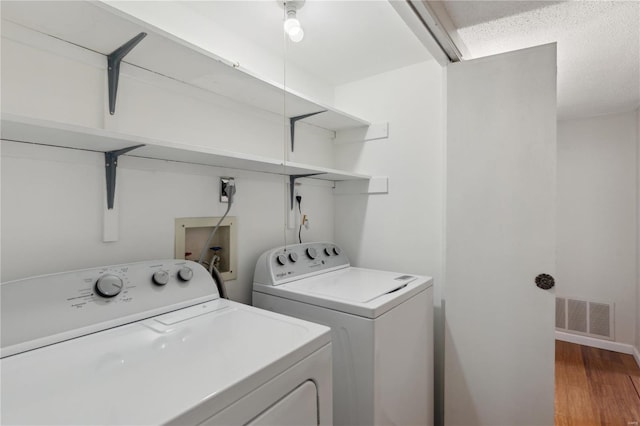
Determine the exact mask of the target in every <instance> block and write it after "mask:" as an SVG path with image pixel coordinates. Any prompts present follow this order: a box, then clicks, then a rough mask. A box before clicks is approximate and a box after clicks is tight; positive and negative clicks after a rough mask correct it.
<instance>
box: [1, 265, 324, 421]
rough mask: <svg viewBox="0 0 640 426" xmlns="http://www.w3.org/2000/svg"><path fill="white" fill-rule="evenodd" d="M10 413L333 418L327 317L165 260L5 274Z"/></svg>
mask: <svg viewBox="0 0 640 426" xmlns="http://www.w3.org/2000/svg"><path fill="white" fill-rule="evenodd" d="M0 296H1V298H2V301H1V303H2V305H1V307H2V312H1V315H2V317H1V319H2V330H1V331H2V337H1V339H2V340H1V341H2V352H1V354H0V356H1V358H2V359H1V360H0V370H1V372H0V374H1V376H0V385H1V388H2V396H1V402H2V405H1V415H0V420H1V423H2V424H7V425H9V424H11V425H18V424H46V425H52V424H64V425H70V424H74V425H94V424H109V425H117V424H120V425H121V424H127V425H151V424H176V425H177V424H180V425H186V424H189V425H196V424H217V425H240V424H242V425H245V424H250V425H267V424H271V425H275V424H278V425H318V424H324V425H328V424H331V422H332V397H331V343H330V333H329V329H328V328H327V327H324V326H321V325H317V324H312V323H310V322H307V321H301V320H298V319H294V318H288V317H285V316H283V315H279V314H274V313H272V312H267V311H263V310H260V309H256V308H254V307H251V306H245V305H242V304H239V303H234V302H231V301H229V300H224V299H220V298H219V297H218V293H217V290H216V286H215V284H214V282H213V280H212V279H211V277H210V276H209V275H208V273H207V271H206V270H205V269H204V268H203V267H202V266H200V265H198V264H196V263H194V262H189V261H179V260H163V261H151V262H141V263H132V264H126V265H118V266H110V267H103V268H93V269H87V270H82V271H75V272H69V273H62V274H55V275H47V276H40V277H35V278H29V279H25V280H19V281H12V282H7V283H3V284H2V285H1V286H0Z"/></svg>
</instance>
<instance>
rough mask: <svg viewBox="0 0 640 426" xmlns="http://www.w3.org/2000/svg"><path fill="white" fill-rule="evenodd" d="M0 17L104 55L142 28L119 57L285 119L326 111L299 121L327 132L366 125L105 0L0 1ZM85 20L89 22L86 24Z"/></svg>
mask: <svg viewBox="0 0 640 426" xmlns="http://www.w3.org/2000/svg"><path fill="white" fill-rule="evenodd" d="M2 18H3V20H8V21H11V22H13V23H16V24H18V25H21V26H24V27H27V28H31V29H33V30H35V31H38V32H41V33H43V34H47V35H50V36H53V37H55V38H57V39H59V40H63V41H66V42H68V43H71V44H74V45H76V46H80V47H82V48H85V49H88V50H90V51H93V52H97V53H100V54H103V55H105V56H107V55H108V54H109V53H111V51H113V49H115V48H116V47H118V46H120V45H121V44H122V43H123V42H125V41H127V40H129V39H131V38H132V37H134V36H136V35H137V34H139V33H140V32H141V31H145V32H147V34H148V35H147V37H145V39H144V40H143V41H142V42H141V43H140V45H139V46H138V47H137V48H136V49H134V50H133V51H131V52H130V53H129V54H128V55H127V58H126V59H127V60H126V61H123V62H126V63H129V64H132V65H135V66H138V67H141V68H144V69H147V70H151V71H153V72H156V73H159V74H161V75H164V76H167V77H170V78H172V79H175V80H178V81H181V82H184V83H186V84H189V85H191V86H194V87H198V88H200V89H204V90H208V91H210V92H213V93H216V94H218V95H221V96H224V97H227V98H230V99H233V100H235V101H238V102H240V103H243V104H246V105H250V106H252V107H255V108H259V109H261V110H264V111H269V112H271V113H274V114H278V115H281V116H282V115H284V116H286V117H287V118H289V117H299V116H303V115H306V114H310V113H315V112H318V111H325V112H323V113H322V114H317V115H313V116H310V117H308V118H305V119H304V120H302V121H303V122H305V123H308V124H311V125H314V126H317V127H321V128H324V129H327V130H330V131H335V132H337V131H339V130H343V129H351V128H366V127H367V126H369V125H370V123H369V122H368V121H366V120H363V119H361V118H358V117H355V116H353V115H351V114H348V113H346V112H343V111H340V110H338V109H336V108H333V107H331V106H328V105H324V104H322V103H319V102H315V101H313V100H311V99H309V98H308V97H306V96H304V95H302V94H300V93H297V92H295V91H293V90H290V89H289V88H287V87H284V86H283V85H282V84H279V83H277V82H273V81H269V80H266V79H263V78H260V77H259V76H257V75H255V74H254V73H252V72H251V71H249V70H246V69H243V68H242V67H240V66H239V65H238V64H233V63H230V62H229V61H228V60H226V59H224V58H221V57H219V56H217V55H216V54H215V53H213V52H211V51H209V50H207V49H205V48H203V47H201V46H198V45H196V44H194V43H192V42H190V41H188V40H184V39H182V38H179V37H177V36H176V35H174V34H171V33H169V32H166V31H163V30H162V29H160V28H157V27H154V26H153V25H151V24H149V23H146V22H143V21H140V20H137V19H135V18H133V17H131V16H128V15H126V14H124V13H122V12H119V11H118V10H116V9H113V8H111V7H110V6H109V5H107V4H101V3H95V2H84V1H74V2H37V3H33V2H7V4H3V5H2ZM87 22H91V23H93V25H92V26H91V27H90V28H88V27H87V24H86V23H87ZM105 61H106V59H105Z"/></svg>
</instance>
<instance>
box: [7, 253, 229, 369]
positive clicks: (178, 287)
mask: <svg viewBox="0 0 640 426" xmlns="http://www.w3.org/2000/svg"><path fill="white" fill-rule="evenodd" d="M0 296H1V297H0V303H1V305H0V308H1V309H0V314H1V320H2V321H1V322H0V323H1V332H2V333H1V340H0V341H1V343H2V345H1V351H2V352H1V355H0V357H5V356H9V355H12V354H14V353H18V352H22V351H24V350H30V349H34V348H37V347H41V346H44V345H48V344H52V343H57V342H58V341H62V340H68V339H71V338H74V337H78V336H81V335H85V334H89V333H94V332H96V331H101V330H104V329H107V328H111V327H116V326H118V325H122V324H127V323H129V322H133V321H137V320H140V319H144V318H149V317H151V316H154V315H160V314H163V313H166V312H170V311H174V310H176V309H180V308H184V307H187V306H192V305H195V304H198V303H202V302H206V301H209V300H213V299H217V298H218V297H219V296H218V290H217V287H216V284H215V282H214V281H213V278H212V277H211V276H210V275H209V273H208V272H207V270H206V269H205V268H204V267H203V266H201V265H199V264H197V263H195V262H191V261H188V260H174V259H167V260H154V261H146V262H137V263H128V264H123V265H113V266H103V267H99V268H91V269H84V270H79V271H71V272H63V273H58V274H51V275H42V276H38V277H32V278H25V279H21V280H17V281H9V282H5V283H2V284H1V285H0Z"/></svg>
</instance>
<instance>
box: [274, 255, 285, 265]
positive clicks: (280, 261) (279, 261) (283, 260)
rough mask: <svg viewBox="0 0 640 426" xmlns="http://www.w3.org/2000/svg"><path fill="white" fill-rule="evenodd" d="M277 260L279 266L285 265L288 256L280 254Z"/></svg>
mask: <svg viewBox="0 0 640 426" xmlns="http://www.w3.org/2000/svg"><path fill="white" fill-rule="evenodd" d="M276 260H277V261H278V264H279V265H284V264H285V263H287V256H285V255H284V254H279V255H278V257H276Z"/></svg>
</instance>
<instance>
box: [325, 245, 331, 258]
mask: <svg viewBox="0 0 640 426" xmlns="http://www.w3.org/2000/svg"><path fill="white" fill-rule="evenodd" d="M324 254H326V255H327V256H331V255H332V254H333V253H331V249H330V248H329V247H326V248H325V249H324Z"/></svg>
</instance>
